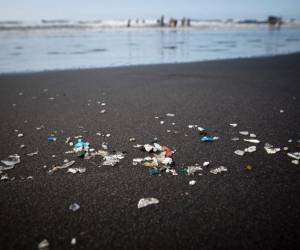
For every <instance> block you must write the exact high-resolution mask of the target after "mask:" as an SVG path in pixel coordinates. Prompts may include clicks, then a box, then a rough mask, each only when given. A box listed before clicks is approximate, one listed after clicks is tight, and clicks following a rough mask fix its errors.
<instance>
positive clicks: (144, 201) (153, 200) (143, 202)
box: [137, 197, 159, 208]
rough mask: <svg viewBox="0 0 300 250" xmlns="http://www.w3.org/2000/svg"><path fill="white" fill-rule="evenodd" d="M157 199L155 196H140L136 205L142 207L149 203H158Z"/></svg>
mask: <svg viewBox="0 0 300 250" xmlns="http://www.w3.org/2000/svg"><path fill="white" fill-rule="evenodd" d="M158 203H159V200H158V199H156V198H153V197H151V198H142V199H140V200H139V202H138V205H137V207H138V208H143V207H147V206H149V205H153V204H158Z"/></svg>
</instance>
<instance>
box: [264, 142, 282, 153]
mask: <svg viewBox="0 0 300 250" xmlns="http://www.w3.org/2000/svg"><path fill="white" fill-rule="evenodd" d="M264 148H265V150H266V151H267V153H268V154H276V153H277V152H279V151H280V148H274V147H273V146H272V145H271V144H269V143H266V144H265V147H264Z"/></svg>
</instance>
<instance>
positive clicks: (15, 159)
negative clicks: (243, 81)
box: [1, 154, 21, 167]
mask: <svg viewBox="0 0 300 250" xmlns="http://www.w3.org/2000/svg"><path fill="white" fill-rule="evenodd" d="M1 162H2V163H3V164H5V165H6V166H11V167H14V166H15V165H16V164H18V163H20V162H21V159H20V156H19V155H18V154H13V155H10V156H8V157H7V159H4V160H1Z"/></svg>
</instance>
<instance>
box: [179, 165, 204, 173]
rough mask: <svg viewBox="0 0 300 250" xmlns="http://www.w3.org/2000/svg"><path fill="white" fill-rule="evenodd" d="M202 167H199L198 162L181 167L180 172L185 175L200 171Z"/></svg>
mask: <svg viewBox="0 0 300 250" xmlns="http://www.w3.org/2000/svg"><path fill="white" fill-rule="evenodd" d="M202 170H203V168H201V167H200V166H199V165H198V164H195V165H194V166H187V167H183V168H181V172H182V173H184V174H186V175H194V174H195V173H196V172H199V171H202Z"/></svg>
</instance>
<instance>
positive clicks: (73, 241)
mask: <svg viewBox="0 0 300 250" xmlns="http://www.w3.org/2000/svg"><path fill="white" fill-rule="evenodd" d="M71 245H72V246H74V245H76V238H72V240H71Z"/></svg>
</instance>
